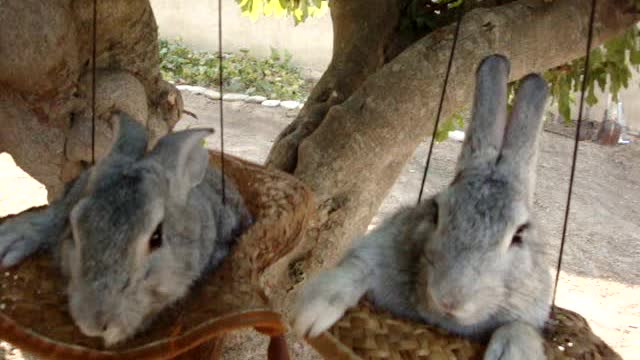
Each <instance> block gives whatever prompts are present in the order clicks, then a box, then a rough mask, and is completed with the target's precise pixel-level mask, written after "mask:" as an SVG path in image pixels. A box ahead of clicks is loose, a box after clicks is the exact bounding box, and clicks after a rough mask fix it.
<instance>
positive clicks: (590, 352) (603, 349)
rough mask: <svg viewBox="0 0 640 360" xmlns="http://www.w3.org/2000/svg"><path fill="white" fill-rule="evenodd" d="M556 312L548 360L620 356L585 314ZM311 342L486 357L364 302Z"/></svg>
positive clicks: (385, 356) (333, 350) (424, 357)
mask: <svg viewBox="0 0 640 360" xmlns="http://www.w3.org/2000/svg"><path fill="white" fill-rule="evenodd" d="M552 314H553V315H552V319H551V320H550V321H549V324H548V326H547V329H545V333H544V337H545V340H546V342H545V352H546V355H547V358H548V359H549V360H556V359H557V360H560V359H562V360H568V359H584V360H592V359H593V360H595V359H603V360H604V359H611V360H614V359H616V360H622V358H621V357H620V356H619V355H618V354H617V353H616V352H615V351H613V350H612V349H611V348H610V347H609V346H608V345H607V344H606V343H604V341H602V340H601V339H600V338H599V337H597V336H596V335H595V334H594V333H593V332H592V331H591V328H590V327H589V324H588V323H587V321H586V320H585V319H584V318H583V317H582V316H580V315H578V314H576V313H574V312H572V311H569V310H567V309H563V308H559V307H554V309H553V312H552ZM307 340H308V341H309V343H310V344H311V345H312V346H313V347H314V348H315V349H316V350H317V351H318V352H319V353H320V354H321V355H322V356H323V357H324V358H325V359H331V360H361V359H366V360H414V359H415V360H449V359H461V360H471V359H482V354H483V353H484V349H485V347H484V346H483V345H482V344H479V343H475V342H471V341H469V340H466V339H463V338H461V337H458V336H454V335H450V334H448V333H447V332H446V331H444V330H441V329H438V328H435V327H433V326H429V325H425V324H419V323H415V322H410V321H406V320H401V319H398V318H394V317H393V316H392V315H390V314H389V313H388V312H385V311H379V310H376V309H373V308H372V307H371V306H370V305H369V304H368V303H366V302H362V303H360V304H359V305H358V306H357V307H355V308H353V309H351V310H349V311H347V313H346V314H345V316H344V317H343V318H342V319H340V320H339V321H338V322H337V323H336V324H335V325H334V326H333V327H332V328H331V329H330V330H329V331H328V332H325V333H323V334H322V335H320V336H318V337H316V338H310V339H307Z"/></svg>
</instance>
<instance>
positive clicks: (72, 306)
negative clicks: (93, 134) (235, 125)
mask: <svg viewBox="0 0 640 360" xmlns="http://www.w3.org/2000/svg"><path fill="white" fill-rule="evenodd" d="M115 118H119V119H120V120H119V122H117V123H116V126H117V127H118V130H117V137H116V139H115V141H114V144H113V146H112V148H111V151H110V153H109V154H108V155H107V156H106V157H105V158H104V159H102V160H101V161H100V162H98V164H97V165H96V166H94V167H92V168H90V169H88V170H87V171H85V172H84V173H82V174H81V175H80V177H78V178H77V179H76V180H74V181H73V182H72V183H71V184H69V185H68V186H67V189H66V191H65V193H64V195H63V196H62V197H61V198H60V199H58V200H56V201H53V202H52V203H51V205H49V206H48V207H46V208H44V209H38V210H32V211H27V212H25V213H22V214H20V215H18V216H16V217H13V218H11V219H9V220H7V221H5V222H4V223H3V224H2V225H0V267H9V266H12V265H15V264H17V263H19V262H20V261H21V260H23V259H24V258H25V257H27V256H29V255H30V254H32V253H34V252H35V251H37V250H38V249H43V248H52V249H53V250H54V251H53V253H54V255H55V256H56V257H57V258H58V259H59V261H60V264H61V266H62V270H63V272H64V273H65V274H67V275H68V277H69V286H68V296H69V310H70V313H71V315H72V317H73V319H74V321H75V323H76V324H77V325H78V327H79V328H80V330H81V331H82V332H83V333H84V334H86V335H88V336H99V337H102V338H103V339H104V342H105V345H107V346H110V345H113V344H116V343H118V342H121V341H123V340H125V339H127V338H129V337H130V336H132V335H134V334H135V333H136V332H138V331H139V330H141V329H143V328H144V326H146V324H148V323H149V322H150V320H152V319H153V317H154V315H157V314H158V313H159V312H160V311H161V310H162V309H164V308H166V307H167V306H169V305H171V304H172V303H174V302H175V301H176V300H178V299H180V298H181V297H183V296H184V295H185V294H186V293H187V291H188V290H189V288H190V286H191V285H192V284H193V283H194V282H195V281H196V280H197V279H198V278H200V276H201V275H202V274H203V273H204V272H206V271H207V270H209V269H212V268H213V267H215V266H216V265H217V264H219V263H220V261H221V260H222V259H223V258H224V257H225V256H226V255H227V254H228V253H229V249H230V246H231V245H232V241H233V240H234V238H235V236H236V235H238V234H239V232H241V231H242V230H243V229H245V228H246V227H247V226H248V225H249V223H250V222H251V217H250V214H249V212H248V211H247V209H246V208H245V206H244V203H243V200H242V198H241V196H240V194H239V193H238V191H237V190H236V188H235V186H234V185H233V183H232V182H231V181H230V180H229V179H227V180H226V193H225V195H226V204H225V205H224V206H223V203H222V196H221V194H222V186H221V180H222V178H221V174H220V173H219V171H218V170H217V169H215V168H212V167H209V159H208V152H207V150H206V149H205V148H204V147H203V139H204V137H206V136H207V135H210V134H211V133H212V132H213V130H211V129H197V130H185V131H180V132H176V133H173V134H169V135H167V136H165V137H163V138H162V139H160V141H159V142H158V143H157V144H156V146H155V147H154V148H153V149H152V150H151V151H150V152H149V153H148V154H146V153H145V151H146V148H147V133H146V130H145V128H144V127H143V126H142V125H140V124H139V123H137V122H136V121H134V120H132V119H131V118H130V117H129V116H128V115H127V114H124V113H118V114H116V116H115ZM44 280H45V279H43V281H44Z"/></svg>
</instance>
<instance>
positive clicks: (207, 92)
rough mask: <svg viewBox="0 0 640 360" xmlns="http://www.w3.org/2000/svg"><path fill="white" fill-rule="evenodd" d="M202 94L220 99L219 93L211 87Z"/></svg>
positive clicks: (212, 98)
mask: <svg viewBox="0 0 640 360" xmlns="http://www.w3.org/2000/svg"><path fill="white" fill-rule="evenodd" d="M204 96H206V97H207V98H208V99H211V100H220V93H219V92H217V91H214V90H211V89H207V90H205V92H204Z"/></svg>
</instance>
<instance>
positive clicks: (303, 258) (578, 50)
mask: <svg viewBox="0 0 640 360" xmlns="http://www.w3.org/2000/svg"><path fill="white" fill-rule="evenodd" d="M339 3H340V1H336V2H335V3H334V5H336V7H337V5H338V4H339ZM334 8H335V7H334ZM630 9H631V8H630V6H629V3H628V2H627V1H624V0H607V1H598V6H597V14H596V22H595V28H594V29H595V33H594V36H595V38H594V46H597V45H598V44H601V43H602V42H603V41H605V40H606V39H609V38H611V37H613V36H615V35H617V34H619V33H621V32H622V31H624V30H625V29H627V28H628V27H629V26H631V25H632V24H633V23H635V22H636V21H638V13H637V12H633V11H630ZM333 10H334V9H332V11H333ZM589 12H590V7H589V6H587V5H586V3H585V2H584V1H583V0H555V1H553V2H552V3H549V2H548V1H544V0H520V1H515V2H512V3H509V4H506V5H503V6H499V7H494V8H482V9H475V10H473V11H471V12H469V13H467V14H466V15H465V16H464V19H463V22H462V25H461V31H460V37H459V41H458V47H457V49H456V56H455V59H454V62H453V68H452V72H451V77H450V82H449V87H448V90H447V96H446V99H445V103H444V111H443V117H444V118H446V117H447V116H449V115H451V114H452V113H453V112H455V111H458V110H462V109H465V108H466V107H468V106H470V104H471V99H472V92H471V89H473V83H472V82H473V79H474V73H475V67H476V66H477V64H478V63H479V62H480V60H481V59H482V58H484V57H485V56H487V55H490V54H493V53H501V54H504V55H506V56H508V57H509V59H510V60H511V79H512V80H514V79H518V78H521V77H522V76H524V75H526V74H527V73H529V72H532V71H538V72H540V71H543V70H546V69H549V68H553V67H556V66H559V65H561V64H564V63H567V62H568V61H570V60H572V59H576V58H579V57H581V56H584V54H585V50H586V35H587V31H588V27H589V21H588V19H589ZM359 16H361V17H367V16H375V15H373V14H371V13H370V12H369V11H362V12H361V13H360V14H359ZM568 19H571V21H568ZM560 28H561V31H560ZM336 30H337V31H339V30H340V28H339V27H338V25H336ZM453 30H454V28H453V26H448V27H445V28H442V29H440V30H437V31H436V32H433V33H431V34H430V35H428V36H426V37H424V38H422V39H421V40H419V41H417V42H416V43H415V44H413V45H412V46H411V47H410V48H408V49H407V50H405V51H404V52H402V53H401V54H399V55H398V56H397V57H396V58H395V59H393V60H392V61H390V62H389V63H387V64H386V65H384V66H383V67H382V68H381V69H380V70H379V71H377V72H375V73H374V74H372V75H371V76H369V77H367V78H366V80H364V81H362V82H361V83H358V82H356V83H355V85H357V89H355V91H354V92H353V94H352V95H351V96H350V97H348V98H347V99H346V100H344V101H336V102H335V103H333V104H330V105H329V106H330V107H329V108H328V109H326V110H325V111H326V114H325V115H324V116H323V117H322V118H321V119H313V120H312V121H309V120H308V119H305V117H306V116H307V113H305V111H310V110H309V109H308V108H307V109H303V111H302V114H301V117H300V118H298V119H297V122H296V123H294V124H292V126H291V127H290V128H288V129H287V131H286V132H285V133H284V134H283V135H284V136H283V137H281V138H280V143H278V144H276V145H275V146H274V148H273V151H272V152H271V154H270V157H269V160H268V163H269V165H271V166H277V167H280V168H281V169H283V170H287V171H291V172H292V173H293V174H295V176H297V177H298V178H299V179H301V180H302V181H304V182H305V183H306V184H308V185H309V186H310V187H311V188H312V189H313V191H314V192H315V194H316V199H317V209H318V211H317V215H316V218H315V219H314V221H313V224H312V226H311V227H310V228H309V229H308V231H307V233H306V235H305V239H304V240H303V242H302V246H300V247H299V248H298V249H297V251H296V252H295V253H294V254H292V255H291V256H290V258H289V260H290V261H291V263H290V264H289V272H288V276H289V277H288V278H283V279H282V281H283V283H282V284H280V285H278V286H275V287H274V291H275V292H278V291H283V290H291V289H295V284H296V282H300V281H302V280H304V278H305V274H310V273H313V272H315V271H317V270H319V269H320V268H323V267H325V266H328V265H330V264H332V263H333V262H334V261H336V260H337V259H338V258H339V256H340V255H341V254H342V253H343V252H344V250H345V248H346V247H347V246H348V245H349V244H350V242H351V240H352V239H353V238H354V237H355V236H357V235H358V234H361V233H363V232H364V230H365V229H366V226H367V225H368V224H369V222H370V220H371V218H372V217H373V215H374V214H375V212H376V211H377V209H378V207H379V206H380V204H381V202H382V200H383V198H384V197H385V195H386V194H387V192H388V191H389V189H390V188H391V186H392V185H393V183H394V181H395V179H396V178H397V176H398V175H399V173H400V171H401V169H402V167H403V165H404V164H405V162H406V161H407V159H408V158H409V157H410V155H411V154H412V153H413V151H414V150H415V148H416V146H417V145H418V144H419V142H420V141H422V140H424V139H425V138H426V137H427V136H428V135H430V134H431V131H432V127H433V124H434V120H435V114H436V109H437V105H438V104H437V102H438V99H439V95H440V91H441V88H442V81H443V78H444V75H445V70H446V65H447V60H448V56H449V52H450V50H451V46H452V40H453ZM357 31H361V30H357ZM365 31H366V30H365ZM344 37H346V38H348V39H350V38H353V37H354V35H353V34H343V33H340V32H337V33H336V39H337V40H336V43H338V44H339V43H340V41H341V40H340V38H344ZM343 51H347V52H348V51H349V47H342V48H339V50H338V52H343ZM335 58H336V56H335V55H334V59H335ZM340 58H341V59H349V58H350V57H349V56H348V55H345V54H341V55H340ZM333 66H334V64H333V63H332V66H330V67H329V70H328V71H327V72H328V73H330V72H335V70H334V69H333ZM342 66H344V65H342ZM323 86H325V85H324V84H323ZM325 91H328V92H330V87H329V88H328V89H325ZM309 106H313V105H308V106H307V107H309ZM309 122H312V123H313V126H309V127H310V128H312V130H311V131H309V129H308V128H305V127H306V126H308V125H309V124H308V123H309ZM299 128H305V129H303V130H300V129H299ZM296 131H298V132H299V133H298V134H297V136H298V137H297V138H296V139H294V141H291V138H288V137H287V135H288V134H291V133H296ZM283 143H284V145H283ZM292 144H299V146H297V147H296V146H295V145H292ZM283 148H286V150H282V149H283ZM417 191H418V189H416V194H417ZM283 266H284V265H283ZM281 271H284V269H281ZM273 276H277V275H276V274H273ZM294 293H295V291H291V292H289V293H288V294H285V293H280V294H279V295H278V296H282V297H283V298H286V299H287V300H292V299H293V297H294V296H293V294H294ZM280 304H283V310H284V311H286V310H287V309H289V308H290V306H289V305H290V302H289V301H284V302H280Z"/></svg>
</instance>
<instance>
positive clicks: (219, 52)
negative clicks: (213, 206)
mask: <svg viewBox="0 0 640 360" xmlns="http://www.w3.org/2000/svg"><path fill="white" fill-rule="evenodd" d="M222 59H223V56H222V0H218V83H219V84H220V154H221V156H220V171H221V172H222V205H223V206H224V205H225V204H226V191H225V185H226V184H225V183H226V181H225V176H224V110H223V107H224V106H223V101H222V96H223V92H222V88H223V86H222V79H223V76H222V71H223V67H222Z"/></svg>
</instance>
